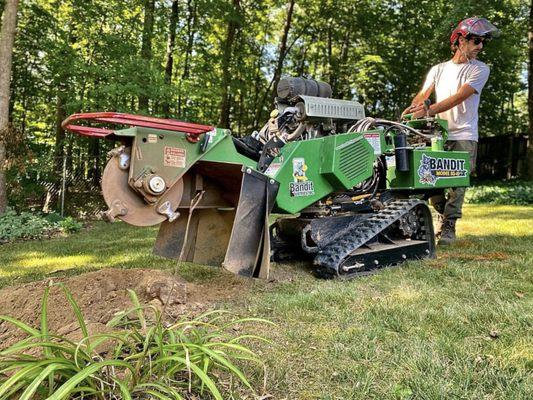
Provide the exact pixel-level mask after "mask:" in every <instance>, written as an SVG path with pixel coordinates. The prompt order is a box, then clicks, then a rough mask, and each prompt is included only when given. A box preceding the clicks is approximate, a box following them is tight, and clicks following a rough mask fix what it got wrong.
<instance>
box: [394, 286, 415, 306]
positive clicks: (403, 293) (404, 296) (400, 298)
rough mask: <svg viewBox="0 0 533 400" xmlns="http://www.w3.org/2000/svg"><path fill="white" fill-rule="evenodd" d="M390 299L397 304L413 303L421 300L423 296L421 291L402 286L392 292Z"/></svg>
mask: <svg viewBox="0 0 533 400" xmlns="http://www.w3.org/2000/svg"><path fill="white" fill-rule="evenodd" d="M390 297H391V298H392V299H393V301H394V302H395V303H411V302H414V301H418V300H420V298H421V297H422V295H421V293H420V292H419V291H417V290H414V289H413V288H410V287H405V286H402V287H399V288H398V289H394V290H393V291H392V292H391V294H390Z"/></svg>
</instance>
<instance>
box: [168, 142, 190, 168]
mask: <svg viewBox="0 0 533 400" xmlns="http://www.w3.org/2000/svg"><path fill="white" fill-rule="evenodd" d="M186 161H187V151H186V150H185V149H180V148H178V147H168V146H165V157H164V158H163V165H164V166H165V167H176V168H185V162H186Z"/></svg>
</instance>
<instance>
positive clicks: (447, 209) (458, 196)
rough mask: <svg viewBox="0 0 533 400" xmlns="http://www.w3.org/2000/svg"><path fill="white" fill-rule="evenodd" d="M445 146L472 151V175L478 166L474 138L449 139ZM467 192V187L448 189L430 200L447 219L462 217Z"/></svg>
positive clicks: (456, 149)
mask: <svg viewBox="0 0 533 400" xmlns="http://www.w3.org/2000/svg"><path fill="white" fill-rule="evenodd" d="M444 148H445V149H446V150H451V151H468V152H469V153H470V175H472V173H473V172H474V169H475V167H476V157H477V142H474V141H473V140H448V141H447V142H446V144H445V145H444ZM465 193H466V188H465V187H458V188H451V189H447V190H446V192H445V193H443V194H439V195H436V196H433V197H431V198H430V202H431V204H432V205H433V207H434V208H435V210H436V211H437V212H438V213H439V214H442V215H443V216H444V218H445V219H457V218H461V217H462V216H463V212H462V210H463V202H464V200H465Z"/></svg>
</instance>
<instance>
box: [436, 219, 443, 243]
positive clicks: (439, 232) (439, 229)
mask: <svg viewBox="0 0 533 400" xmlns="http://www.w3.org/2000/svg"><path fill="white" fill-rule="evenodd" d="M443 223H444V215H442V214H440V213H437V223H436V224H435V237H436V238H437V239H440V235H442V224H443Z"/></svg>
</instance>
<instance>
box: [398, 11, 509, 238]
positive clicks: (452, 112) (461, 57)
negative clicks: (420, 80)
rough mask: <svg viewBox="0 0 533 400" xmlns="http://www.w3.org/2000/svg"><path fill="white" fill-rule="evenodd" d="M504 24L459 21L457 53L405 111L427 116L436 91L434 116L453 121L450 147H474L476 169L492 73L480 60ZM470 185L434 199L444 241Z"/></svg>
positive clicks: (455, 39) (435, 72) (454, 46)
mask: <svg viewBox="0 0 533 400" xmlns="http://www.w3.org/2000/svg"><path fill="white" fill-rule="evenodd" d="M498 34H499V31H498V29H497V28H496V27H495V26H494V25H492V24H491V23H490V22H489V21H487V20H486V19H485V18H477V17H473V18H467V19H465V20H463V21H461V22H460V23H459V25H458V26H457V28H455V29H454V31H453V32H452V34H451V36H450V42H451V47H452V51H453V53H454V54H453V57H452V58H451V60H449V61H446V62H444V63H441V64H438V65H435V66H434V67H432V68H431V70H430V71H429V73H428V75H427V78H426V81H425V83H424V86H423V87H422V90H421V91H420V92H419V93H418V94H417V95H416V96H415V98H414V99H413V101H412V103H411V106H410V107H408V108H407V109H406V110H405V111H404V112H403V114H402V115H404V114H407V113H410V114H413V116H414V117H415V118H420V117H424V116H425V115H426V110H425V109H424V100H426V99H427V98H429V96H430V95H431V94H432V93H433V91H435V95H436V102H435V103H434V104H432V105H431V106H430V107H429V111H428V112H429V115H430V116H435V115H437V114H438V117H439V118H443V119H446V120H447V121H448V128H449V136H448V141H447V142H446V145H445V147H446V148H447V149H448V150H455V151H468V152H469V153H470V164H471V168H472V171H473V170H474V167H475V165H476V155H477V141H478V108H479V99H480V95H481V90H482V89H483V86H485V83H486V82H487V79H488V78H489V74H490V70H489V67H488V66H487V65H486V64H484V63H482V62H481V61H478V60H477V56H478V54H479V52H480V51H481V50H482V49H483V45H484V44H485V43H486V40H489V39H491V38H492V37H496V36H497V35H498ZM465 192H466V189H465V188H455V189H449V190H448V197H447V198H446V197H445V196H444V195H440V196H434V197H432V198H431V203H432V204H433V207H434V208H435V210H437V212H438V213H439V226H438V227H437V231H436V234H437V237H438V238H439V245H442V244H451V243H453V242H454V241H455V225H456V221H457V219H458V218H461V216H462V206H463V201H464V196H465Z"/></svg>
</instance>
